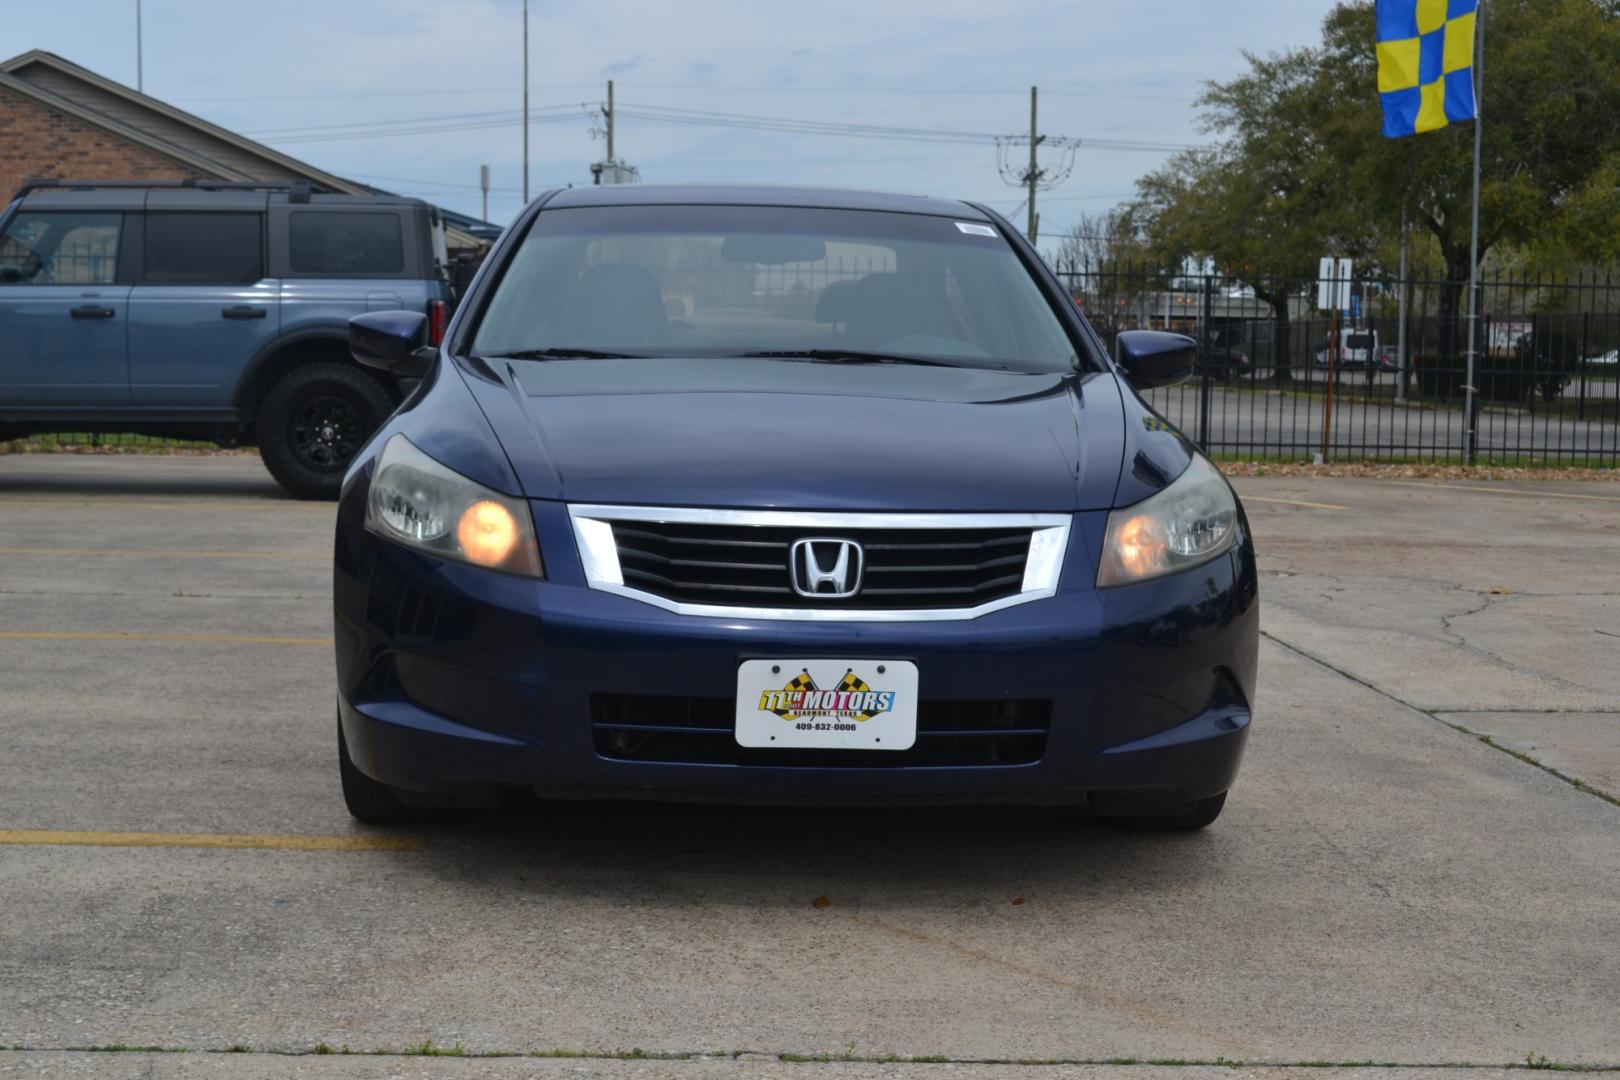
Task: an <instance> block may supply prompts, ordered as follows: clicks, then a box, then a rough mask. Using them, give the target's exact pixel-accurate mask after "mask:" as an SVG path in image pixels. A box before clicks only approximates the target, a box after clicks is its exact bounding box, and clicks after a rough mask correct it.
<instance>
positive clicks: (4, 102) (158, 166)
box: [0, 49, 500, 252]
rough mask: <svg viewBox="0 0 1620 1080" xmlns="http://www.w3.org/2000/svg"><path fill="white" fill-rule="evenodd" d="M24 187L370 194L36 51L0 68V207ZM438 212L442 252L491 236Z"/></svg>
mask: <svg viewBox="0 0 1620 1080" xmlns="http://www.w3.org/2000/svg"><path fill="white" fill-rule="evenodd" d="M29 179H73V180H185V179H197V180H256V181H261V182H272V183H273V182H281V181H286V182H292V181H296V180H307V181H309V183H310V184H311V185H312V186H313V187H314V188H315V189H316V190H318V191H330V192H337V193H346V194H353V195H362V194H375V193H377V192H378V190H379V189H377V188H373V187H370V186H368V185H365V184H360V183H357V182H355V181H353V180H345V179H344V178H342V177H340V176H335V175H333V174H331V173H328V172H326V171H324V170H322V169H317V168H316V167H315V166H313V165H310V164H308V163H306V162H302V161H299V160H298V159H297V158H293V157H289V156H287V155H286V154H283V153H281V152H279V151H277V150H273V149H271V148H270V147H268V146H265V145H264V144H262V143H257V142H254V141H253V140H252V139H248V138H245V137H243V136H241V135H238V134H236V133H235V132H232V131H227V130H226V129H225V128H222V127H219V126H218V125H215V124H211V123H209V122H208V121H206V120H204V119H202V118H201V117H197V116H193V115H191V114H190V113H188V112H185V111H184V110H181V109H177V108H175V107H174V106H172V105H169V104H167V103H165V102H163V101H160V100H158V99H157V98H154V97H148V96H147V95H145V94H142V93H140V92H139V91H136V90H132V89H130V88H129V87H127V86H124V85H122V84H121V83H116V82H114V81H112V80H111V79H107V78H104V77H102V76H100V75H97V74H96V73H95V72H93V71H89V70H87V69H85V68H82V67H79V66H78V65H77V64H74V63H72V62H70V61H67V60H64V59H62V58H61V57H60V56H57V55H55V54H54V53H48V52H44V51H41V50H38V49H35V50H33V51H31V52H26V53H23V54H22V55H21V56H16V57H13V58H11V59H10V60H6V61H4V62H0V205H3V204H4V202H6V201H9V199H10V197H11V194H12V193H13V192H15V191H16V190H17V189H18V187H20V186H21V185H22V183H23V181H25V180H29ZM441 212H442V213H443V214H444V217H445V222H446V229H445V234H446V240H447V242H448V244H449V247H450V249H451V251H452V252H457V251H469V252H477V251H480V250H482V249H483V248H486V247H487V246H488V245H489V243H490V242H491V241H492V240H493V239H494V237H495V236H496V235H498V234H499V232H500V228H499V227H498V226H494V225H490V224H489V223H487V222H483V221H479V220H477V219H476V218H470V217H467V216H466V215H463V214H456V213H451V212H448V211H441Z"/></svg>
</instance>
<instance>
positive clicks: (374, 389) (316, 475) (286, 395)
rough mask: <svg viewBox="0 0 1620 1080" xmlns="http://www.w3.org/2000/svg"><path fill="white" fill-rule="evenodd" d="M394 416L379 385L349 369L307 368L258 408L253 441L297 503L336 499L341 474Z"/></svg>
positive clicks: (282, 383)
mask: <svg viewBox="0 0 1620 1080" xmlns="http://www.w3.org/2000/svg"><path fill="white" fill-rule="evenodd" d="M393 411H394V402H393V399H392V398H390V397H389V396H388V391H387V390H384V389H383V387H382V384H381V383H379V382H378V381H377V380H376V379H373V378H372V377H371V376H370V375H368V374H366V373H365V372H364V371H362V370H360V369H359V368H357V367H353V366H351V365H348V364H308V365H305V366H304V367H300V368H295V369H293V370H292V371H290V372H288V373H287V374H286V375H284V376H282V378H281V379H280V381H278V382H277V383H276V384H275V385H274V386H272V387H271V388H270V392H269V393H268V394H266V395H265V396H264V400H263V401H262V402H261V403H260V405H259V410H258V419H257V420H256V421H255V423H254V436H255V438H256V440H257V441H258V444H259V456H260V457H261V458H263V459H264V465H265V468H267V469H269V470H270V475H271V476H273V477H275V478H276V482H277V483H279V484H280V485H281V486H282V487H284V488H286V489H287V490H288V491H289V492H291V493H292V494H294V495H296V496H298V497H299V498H301V499H335V498H337V495H338V490H339V489H340V488H341V487H342V486H343V474H344V472H345V471H346V470H347V469H348V467H349V462H350V461H352V460H353V459H354V455H355V454H356V453H358V452H359V450H360V448H361V447H362V446H364V445H365V443H366V440H367V439H369V438H371V433H372V432H374V431H376V430H377V428H378V427H380V426H381V425H382V422H383V421H384V420H386V419H388V415H389V413H391V412H393Z"/></svg>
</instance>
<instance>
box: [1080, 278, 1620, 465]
mask: <svg viewBox="0 0 1620 1080" xmlns="http://www.w3.org/2000/svg"><path fill="white" fill-rule="evenodd" d="M1059 276H1060V277H1061V278H1062V279H1063V280H1064V281H1065V282H1066V283H1067V284H1068V286H1069V288H1070V291H1071V293H1072V294H1073V296H1074V298H1075V301H1076V303H1077V304H1079V306H1080V307H1081V308H1082V309H1083V310H1084V311H1085V313H1086V315H1087V316H1088V317H1089V319H1090V320H1091V322H1092V324H1093V325H1094V326H1095V327H1096V328H1097V330H1098V331H1099V332H1100V333H1102V335H1103V336H1104V338H1105V339H1106V340H1108V342H1109V344H1110V347H1112V344H1113V339H1114V337H1115V336H1116V335H1117V334H1118V333H1119V332H1121V331H1123V330H1132V329H1154V330H1172V331H1177V332H1180V333H1185V334H1188V335H1190V336H1192V337H1194V338H1196V339H1197V340H1198V342H1199V346H1200V358H1201V359H1200V365H1199V370H1198V374H1197V376H1196V377H1195V378H1194V379H1193V380H1191V381H1190V382H1188V383H1185V384H1183V385H1181V386H1177V387H1171V388H1169V389H1161V390H1156V391H1153V392H1152V393H1151V394H1149V395H1148V397H1149V400H1150V402H1151V403H1152V404H1153V406H1154V407H1155V408H1156V409H1157V410H1159V411H1160V412H1161V413H1162V414H1163V415H1164V417H1165V418H1166V419H1167V420H1169V421H1170V422H1171V423H1173V424H1175V425H1176V426H1177V427H1179V428H1180V429H1181V430H1182V431H1183V432H1184V433H1186V434H1187V435H1188V436H1189V437H1191V438H1193V439H1194V440H1195V441H1197V442H1198V443H1199V445H1201V446H1203V447H1204V448H1205V449H1206V450H1208V451H1210V452H1212V453H1215V454H1217V455H1221V456H1226V457H1238V458H1262V459H1265V458H1277V459H1285V460H1301V459H1310V458H1313V457H1314V456H1316V455H1318V454H1320V455H1322V456H1323V458H1324V459H1330V460H1331V459H1338V460H1348V459H1360V460H1381V461H1407V460H1412V461H1437V462H1447V461H1464V460H1470V459H1472V460H1478V461H1480V462H1488V463H1496V464H1513V465H1529V464H1582V465H1614V464H1620V363H1617V362H1616V361H1617V359H1620V351H1617V350H1620V281H1616V280H1615V279H1614V278H1613V277H1611V276H1609V275H1592V274H1576V275H1574V276H1572V277H1562V276H1560V277H1550V276H1547V275H1534V274H1522V275H1519V274H1514V275H1509V274H1500V275H1489V276H1487V277H1486V278H1485V279H1484V280H1482V282H1481V284H1480V287H1479V289H1478V293H1477V296H1478V312H1479V317H1478V320H1477V322H1476V324H1475V341H1474V353H1475V356H1474V369H1473V372H1474V378H1473V383H1472V385H1473V386H1474V387H1475V388H1476V393H1475V394H1474V403H1473V404H1474V416H1473V423H1472V424H1470V416H1469V411H1468V404H1469V402H1468V393H1467V388H1468V386H1469V385H1470V384H1469V382H1468V353H1469V345H1468V320H1467V317H1466V311H1467V292H1468V290H1467V287H1466V285H1464V284H1461V283H1457V282H1448V281H1443V280H1432V279H1424V278H1417V279H1410V280H1407V281H1404V282H1402V281H1395V280H1389V279H1382V278H1366V279H1362V278H1358V279H1355V280H1353V281H1345V282H1343V283H1334V287H1332V288H1331V289H1330V291H1329V292H1330V295H1329V296H1328V297H1327V299H1329V300H1332V299H1334V298H1335V296H1336V297H1337V298H1338V299H1339V300H1340V301H1341V302H1344V301H1347V305H1346V306H1347V307H1348V311H1346V312H1344V313H1342V314H1339V315H1337V316H1335V315H1334V314H1333V313H1331V312H1329V311H1327V310H1324V309H1322V308H1320V307H1318V303H1319V301H1320V300H1321V299H1323V297H1322V296H1320V295H1319V283H1318V282H1317V281H1316V280H1315V279H1311V280H1305V279H1297V278H1275V277H1264V276H1259V275H1256V276H1252V277H1249V278H1245V279H1239V278H1228V277H1222V276H1217V275H1186V274H1173V273H1165V272H1162V271H1157V270H1153V269H1149V268H1143V267H1138V266H1117V267H1107V268H1104V269H1089V270H1088V269H1074V268H1064V269H1061V270H1060V272H1059ZM1403 293H1404V294H1405V295H1404V301H1405V302H1404V304H1403V302H1402V300H1403V297H1402V294H1403ZM1335 330H1337V347H1336V348H1335V347H1333V341H1334V331H1335Z"/></svg>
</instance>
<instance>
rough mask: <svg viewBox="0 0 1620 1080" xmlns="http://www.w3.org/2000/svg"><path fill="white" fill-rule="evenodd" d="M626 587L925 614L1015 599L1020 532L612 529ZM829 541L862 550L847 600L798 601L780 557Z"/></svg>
mask: <svg viewBox="0 0 1620 1080" xmlns="http://www.w3.org/2000/svg"><path fill="white" fill-rule="evenodd" d="M611 525H612V527H613V537H614V542H615V543H616V544H617V546H618V550H619V564H620V568H621V570H622V571H623V574H624V580H625V584H627V585H630V586H632V587H633V588H637V589H641V590H643V591H645V592H649V593H652V594H653V595H655V596H659V597H662V598H664V599H667V600H673V601H676V602H681V603H697V604H711V605H724V604H726V603H727V602H728V601H730V602H734V603H736V604H738V605H740V606H749V605H758V604H759V603H761V602H762V601H763V600H765V599H766V598H768V602H769V603H770V604H771V605H772V606H774V607H785V608H829V609H835V610H836V609H846V610H861V609H897V610H927V609H929V608H951V607H963V606H977V605H980V604H984V603H989V602H991V601H993V600H998V599H1001V598H1003V597H1007V596H1013V595H1016V594H1017V593H1018V592H1019V590H1020V589H1021V588H1022V587H1023V578H1024V573H1023V572H1024V566H1025V564H1026V563H1027V561H1028V558H1029V539H1030V533H1031V530H1030V529H1028V528H1015V529H1008V528H938V529H921V528H880V527H866V528H847V529H846V528H831V527H822V526H810V525H807V526H802V527H786V526H753V525H734V524H706V523H702V524H698V523H687V522H646V521H634V522H621V521H615V522H611ZM811 537H838V538H844V539H849V540H854V541H856V542H858V543H859V544H860V545H861V547H862V549H863V551H864V552H865V563H866V565H865V581H864V583H863V587H862V589H861V591H860V592H859V593H857V594H856V595H855V596H852V597H847V598H840V599H833V598H830V597H805V596H800V595H799V594H798V593H797V592H796V591H794V589H793V587H792V581H791V574H790V567H789V558H790V552H791V548H792V545H793V543H794V541H796V540H802V539H806V538H811Z"/></svg>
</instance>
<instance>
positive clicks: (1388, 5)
mask: <svg viewBox="0 0 1620 1080" xmlns="http://www.w3.org/2000/svg"><path fill="white" fill-rule="evenodd" d="M1478 6H1479V0H1378V95H1379V97H1381V98H1382V99H1383V102H1384V134H1385V135H1387V136H1389V137H1390V138H1391V139H1399V138H1401V137H1402V136H1404V135H1416V134H1418V133H1420V132H1424V131H1433V130H1435V129H1436V128H1443V127H1445V126H1446V125H1447V124H1454V123H1459V122H1461V121H1463V120H1472V119H1474V17H1475V9H1476V8H1477V7H1478Z"/></svg>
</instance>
